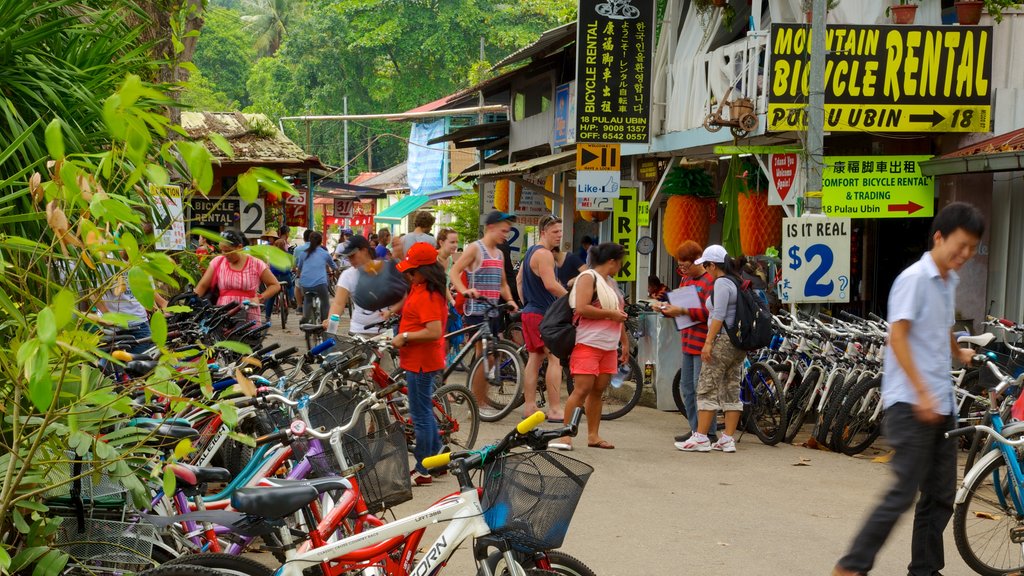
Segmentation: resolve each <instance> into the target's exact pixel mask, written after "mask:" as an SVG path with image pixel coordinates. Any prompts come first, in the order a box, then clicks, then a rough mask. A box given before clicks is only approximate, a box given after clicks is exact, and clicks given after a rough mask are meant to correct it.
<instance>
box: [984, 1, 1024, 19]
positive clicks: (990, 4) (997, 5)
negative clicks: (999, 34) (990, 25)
mask: <svg viewBox="0 0 1024 576" xmlns="http://www.w3.org/2000/svg"><path fill="white" fill-rule="evenodd" d="M1020 5H1021V3H1020V2H1017V1H1016V0H985V10H986V11H987V12H988V15H989V16H991V17H992V19H993V20H995V21H996V23H1000V22H1002V21H1003V10H1008V9H1013V8H1020Z"/></svg>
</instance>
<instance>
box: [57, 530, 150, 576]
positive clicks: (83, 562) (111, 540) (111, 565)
mask: <svg viewBox="0 0 1024 576" xmlns="http://www.w3.org/2000/svg"><path fill="white" fill-rule="evenodd" d="M54 538H55V541H54V547H56V548H59V549H61V550H63V551H64V552H66V553H67V554H68V555H70V556H71V558H72V562H73V563H74V564H78V565H79V566H81V567H82V568H83V572H85V573H92V572H93V570H90V568H91V569H95V568H107V569H110V570H114V571H118V572H123V571H128V572H139V571H142V570H145V569H147V568H152V567H153V566H154V563H153V561H152V560H151V557H152V555H153V543H154V542H158V541H159V538H158V536H157V530H156V527H155V526H152V525H150V524H145V523H131V522H115V521H110V520H96V519H90V520H88V521H87V522H86V524H85V530H84V531H82V532H79V531H78V521H77V520H76V519H74V518H62V519H61V523H60V528H59V529H58V530H57V533H56V534H55V536H54ZM87 567H88V568H87Z"/></svg>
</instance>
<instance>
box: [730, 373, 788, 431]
mask: <svg viewBox="0 0 1024 576" xmlns="http://www.w3.org/2000/svg"><path fill="white" fill-rule="evenodd" d="M782 386H783V384H782V382H781V381H780V380H779V375H778V374H776V373H775V370H773V369H772V367H771V366H769V365H767V364H765V363H764V362H755V363H754V364H753V365H752V366H751V367H750V369H749V370H747V373H746V375H745V376H744V382H743V386H742V388H741V394H740V395H741V398H742V396H744V395H747V396H749V397H748V398H742V399H743V400H744V406H743V411H744V412H745V413H746V419H747V426H748V429H749V430H750V431H751V432H753V433H754V434H755V435H756V436H757V437H758V439H759V440H761V442H763V443H764V444H767V445H768V446H775V445H776V444H778V443H779V442H782V439H783V438H784V437H785V436H786V401H785V398H784V393H783V390H782Z"/></svg>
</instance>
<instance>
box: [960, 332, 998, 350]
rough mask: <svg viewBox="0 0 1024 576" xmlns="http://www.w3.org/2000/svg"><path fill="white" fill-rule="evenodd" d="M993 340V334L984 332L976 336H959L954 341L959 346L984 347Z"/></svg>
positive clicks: (994, 336) (994, 337)
mask: <svg viewBox="0 0 1024 576" xmlns="http://www.w3.org/2000/svg"><path fill="white" fill-rule="evenodd" d="M995 339H996V335H995V334H993V333H991V332H986V333H984V334H978V335H977V336H961V337H959V338H957V339H956V341H957V342H958V343H960V344H974V345H975V346H981V347H985V346H988V345H989V344H990V343H991V342H992V341H993V340H995Z"/></svg>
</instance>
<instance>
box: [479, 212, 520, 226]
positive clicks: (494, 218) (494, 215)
mask: <svg viewBox="0 0 1024 576" xmlns="http://www.w3.org/2000/svg"><path fill="white" fill-rule="evenodd" d="M515 221H516V217H515V216H514V215H512V214H509V213H508V212H502V211H501V210H495V211H494V212H491V213H490V214H488V215H487V218H486V219H485V220H484V223H485V224H487V225H488V226H490V225H491V224H497V223H498V222H515Z"/></svg>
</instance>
